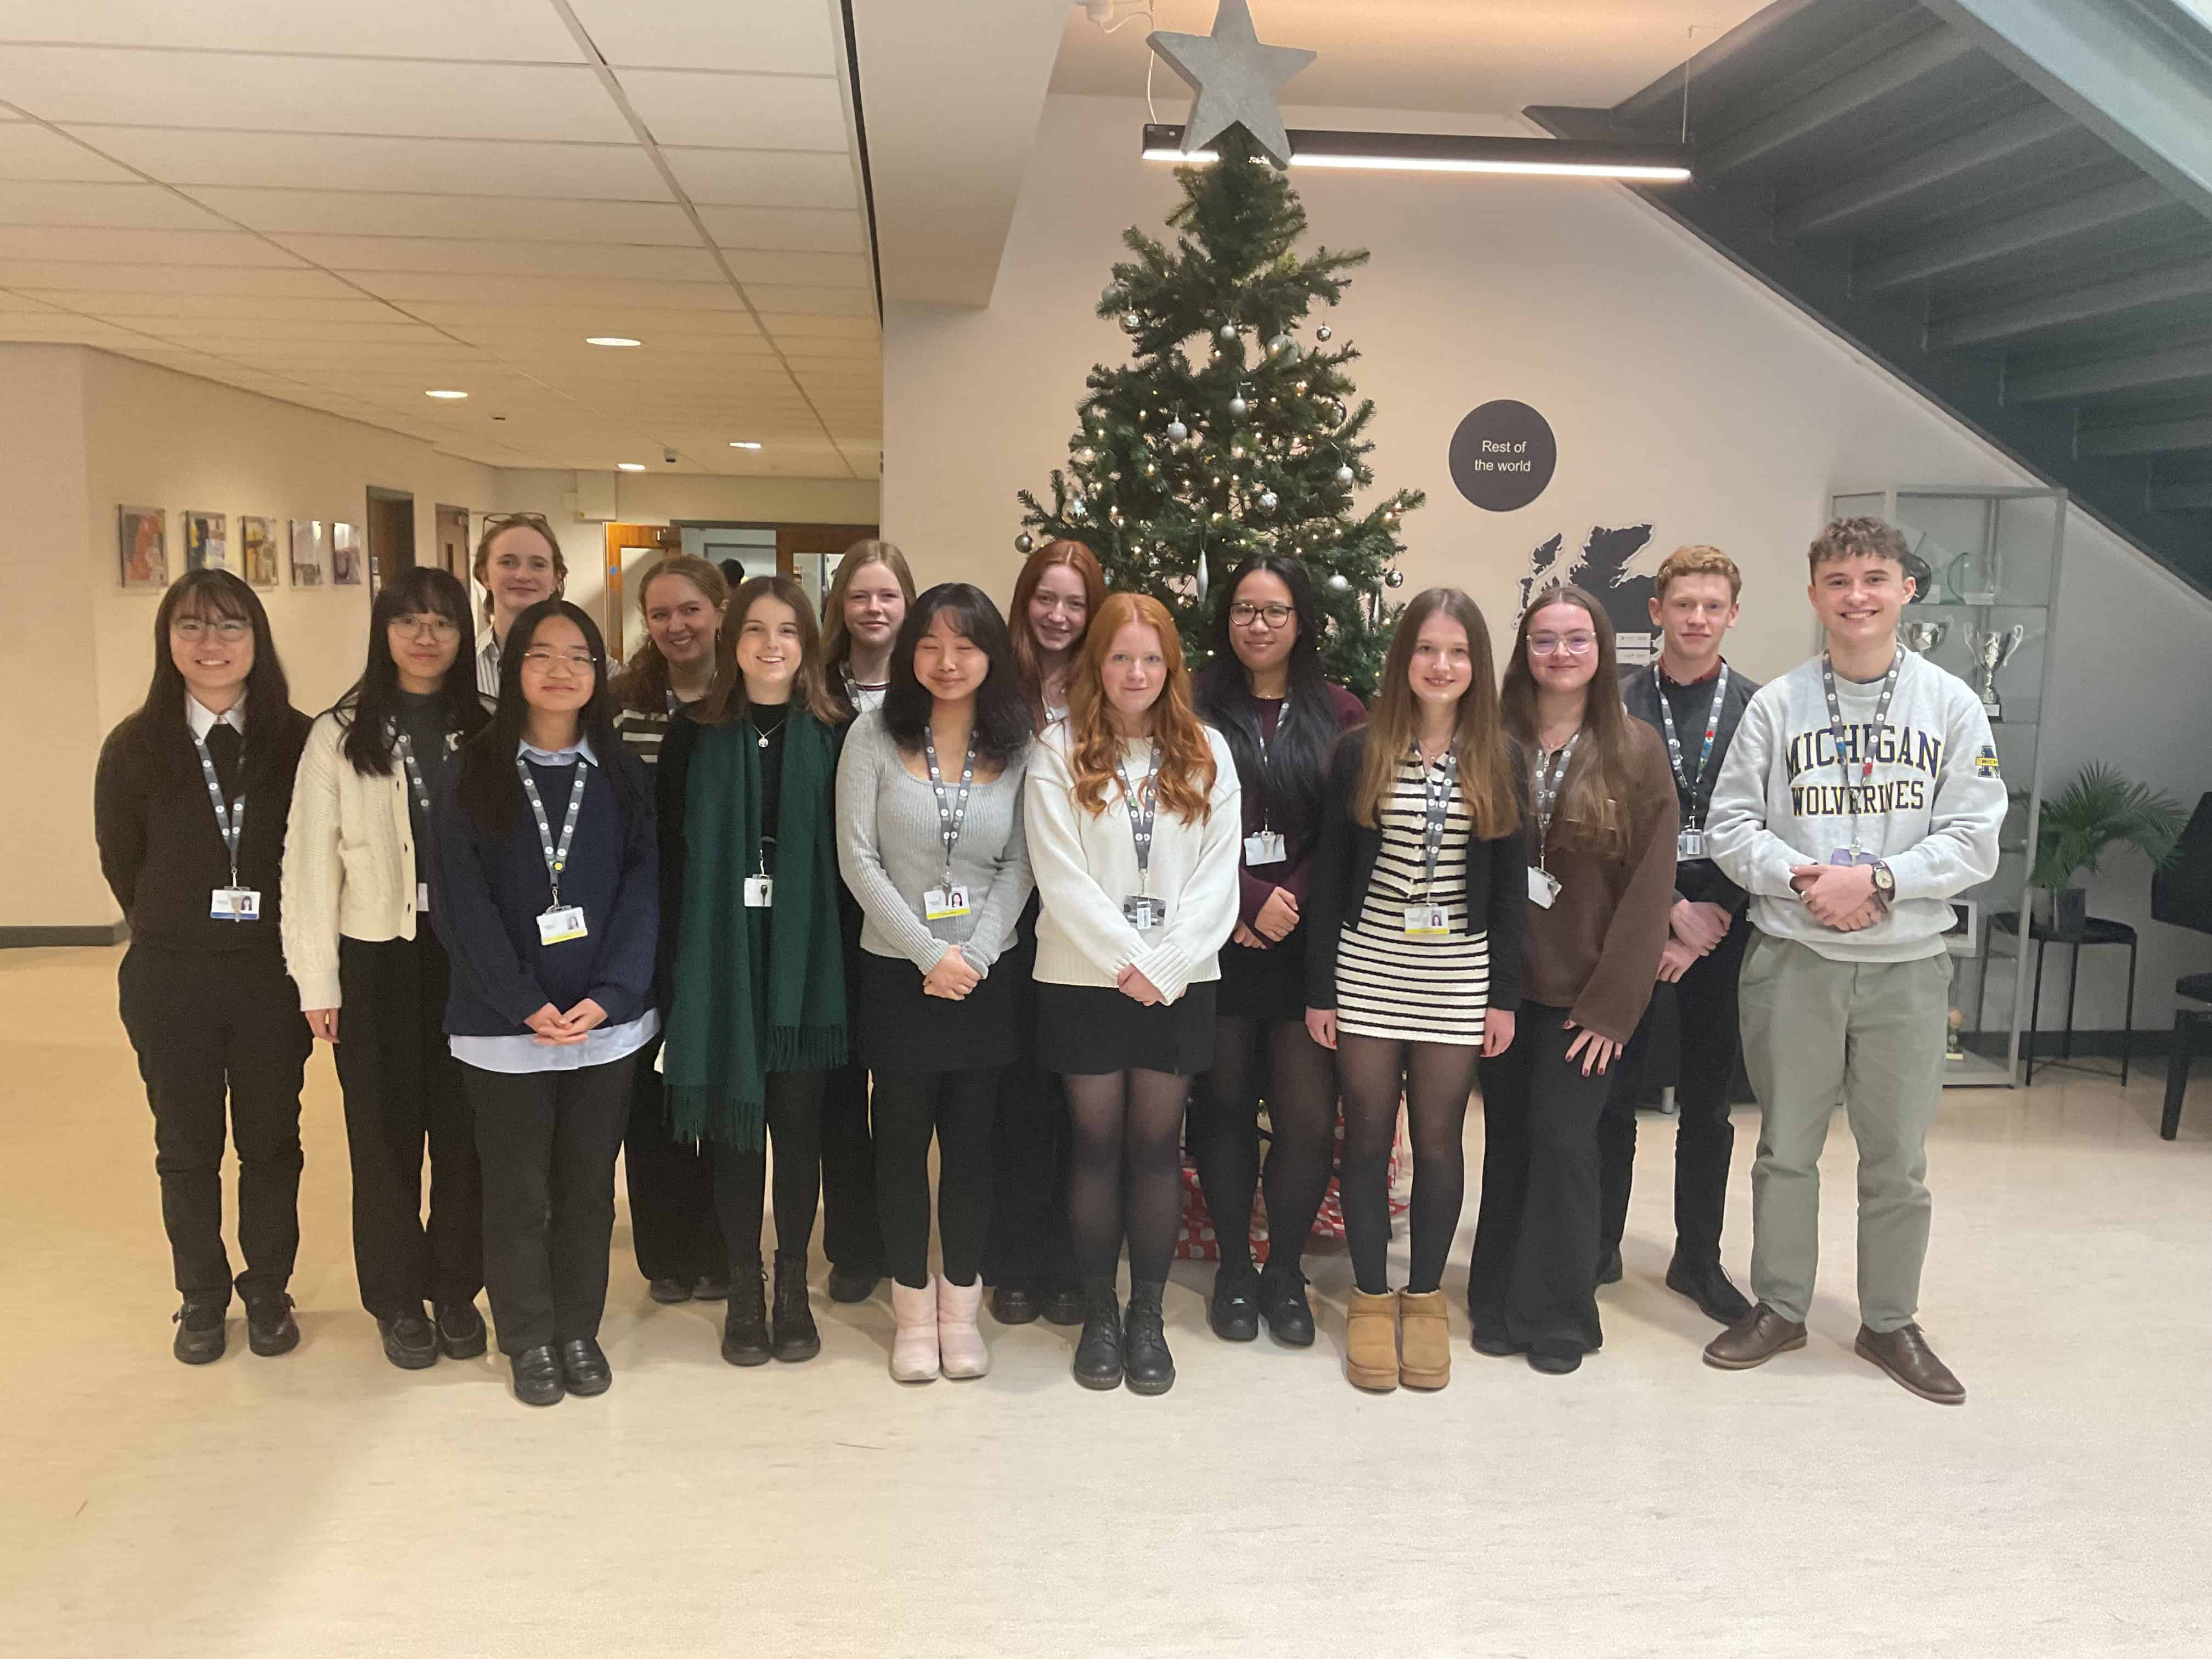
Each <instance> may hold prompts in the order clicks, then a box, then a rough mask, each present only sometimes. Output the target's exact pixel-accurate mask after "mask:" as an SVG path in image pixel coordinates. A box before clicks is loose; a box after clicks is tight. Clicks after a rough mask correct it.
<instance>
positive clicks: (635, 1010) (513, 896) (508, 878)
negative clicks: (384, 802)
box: [430, 748, 660, 1036]
mask: <svg viewBox="0 0 2212 1659" xmlns="http://www.w3.org/2000/svg"><path fill="white" fill-rule="evenodd" d="M599 760H600V765H601V767H604V768H606V769H612V768H615V767H620V768H622V769H623V770H624V772H626V773H627V774H628V775H629V780H630V782H631V783H632V785H633V786H634V787H635V799H636V801H637V802H638V805H636V806H635V807H634V808H633V809H632V814H631V817H630V819H629V823H624V822H623V807H622V803H621V802H620V800H618V799H617V797H616V793H615V785H614V781H613V779H612V778H611V776H610V775H606V774H605V773H603V772H602V771H601V769H600V768H597V767H592V766H588V765H586V764H584V763H581V762H578V763H575V764H574V765H568V766H540V765H538V763H536V762H534V761H533V762H532V763H531V766H530V775H531V776H532V778H533V779H534V780H536V781H537V784H538V794H539V795H540V796H542V797H543V798H544V802H545V816H546V817H547V818H548V819H549V820H550V823H551V825H552V829H553V834H554V836H555V837H556V840H557V839H558V837H559V836H560V833H561V822H562V818H563V817H566V816H567V814H568V791H569V788H570V787H571V781H572V780H573V779H574V778H575V777H577V776H578V775H585V776H586V783H585V786H584V806H583V810H582V811H581V812H580V813H579V814H578V815H577V818H576V838H575V841H574V843H573V844H572V845H571V846H570V848H569V850H568V869H567V872H565V873H564V874H563V875H562V879H561V902H562V904H564V905H570V904H573V905H576V906H578V907H580V908H581V909H582V910H583V912H584V923H585V927H586V929H587V930H588V931H587V932H586V935H585V937H584V938H582V939H568V940H565V941H563V942H562V943H561V944H559V945H541V944H540V943H539V942H538V917H539V915H542V914H544V910H545V908H546V907H547V906H549V905H550V904H551V903H552V902H553V889H552V884H551V883H550V881H549V880H548V879H547V878H546V874H545V854H544V848H542V847H541V846H540V845H539V843H538V820H537V819H536V817H534V816H532V813H531V811H530V810H529V808H528V807H527V806H524V807H522V808H521V809H520V811H517V812H516V814H515V823H514V827H513V829H512V830H510V831H509V832H508V833H507V836H505V837H504V838H494V837H490V836H486V835H485V834H484V832H483V829H480V828H479V827H478V826H477V822H476V820H475V819H474V818H472V817H470V816H469V815H468V813H467V812H465V811H463V810H462V808H461V805H460V803H459V800H458V799H456V796H455V793H454V791H455V788H456V786H457V784H458V781H459V776H460V771H461V769H460V768H459V766H457V765H456V766H448V767H447V768H446V769H445V775H444V776H443V777H441V779H440V780H439V786H438V793H437V796H436V799H435V802H434V803H433V821H434V822H435V825H436V833H435V836H433V837H432V839H433V842H434V843H435V848H436V859H435V863H434V864H433V866H432V872H431V874H432V891H431V899H430V914H431V915H435V917H437V918H438V937H439V939H440V940H441V942H442V943H443V944H444V945H445V947H446V949H447V952H448V953H449V954H450V955H451V957H453V990H452V993H451V994H450V995H449V996H448V997H447V1000H446V1030H447V1034H448V1035H449V1036H522V1035H527V1033H528V1031H529V1029H530V1028H529V1027H528V1025H527V1024H525V1022H526V1020H528V1018H530V1016H531V1015H532V1014H534V1013H536V1012H538V1010H539V1009H540V1008H543V1007H544V1006H545V1005H546V1004H548V1003H549V1002H550V1003H551V1004H552V1005H553V1006H554V1007H555V1008H556V1009H558V1010H560V1011H561V1012H564V1013H565V1012H568V1010H569V1009H571V1008H573V1007H574V1006H576V1005H577V1004H578V1003H579V1002H581V1001H582V1000H584V999H585V998H586V997H589V998H591V999H592V1000H593V1001H594V1002H597V1003H598V1004H599V1006H601V1007H602V1008H604V1009H605V1010H606V1011H607V1018H606V1024H609V1025H622V1024H627V1023H628V1022H629V1021H631V1020H634V1019H635V1018H638V1017H639V1016H640V1015H641V1014H642V1013H644V1012H646V1010H647V1009H648V1008H650V1007H652V1006H653V947H654V943H655V939H656V935H657V933H658V931H659V904H660V894H659V848H658V844H657V842H656V841H655V833H656V832H655V829H654V825H653V785H652V781H651V775H650V774H648V773H647V771H646V769H645V768H644V767H643V766H642V765H641V763H639V762H638V760H637V758H636V757H635V756H633V755H630V754H629V753H627V752H626V751H624V750H622V749H620V748H617V749H616V750H615V751H614V752H613V753H612V754H610V755H602V756H600V757H599Z"/></svg>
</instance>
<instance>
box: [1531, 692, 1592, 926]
mask: <svg viewBox="0 0 2212 1659" xmlns="http://www.w3.org/2000/svg"><path fill="white" fill-rule="evenodd" d="M1582 736H1583V734H1582V733H1581V732H1576V733H1575V734H1574V736H1572V737H1571V738H1568V739H1567V740H1566V742H1565V744H1562V745H1560V747H1559V750H1558V751H1557V754H1556V755H1555V756H1554V757H1542V756H1539V757H1537V761H1536V789H1535V795H1536V861H1535V863H1534V864H1532V865H1530V866H1528V902H1529V903H1531V904H1533V905H1534V906H1535V907H1536V908H1538V909H1539V910H1548V909H1550V908H1552V906H1553V904H1554V903H1556V902H1558V900H1559V878H1558V877H1557V876H1555V875H1553V873H1552V872H1551V870H1550V869H1549V868H1548V867H1547V860H1548V859H1549V856H1550V842H1551V839H1552V809H1553V807H1554V806H1555V805H1558V804H1559V789H1560V787H1561V786H1562V785H1564V784H1565V782H1566V781H1567V769H1568V768H1569V767H1571V766H1572V765H1573V764H1574V763H1575V745H1576V744H1578V743H1580V742H1581V741H1582ZM1554 760H1555V761H1556V765H1554V764H1553V761H1554Z"/></svg>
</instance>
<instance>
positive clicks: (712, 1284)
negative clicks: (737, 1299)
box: [691, 1272, 730, 1302]
mask: <svg viewBox="0 0 2212 1659" xmlns="http://www.w3.org/2000/svg"><path fill="white" fill-rule="evenodd" d="M691 1298H692V1300H693V1301H695V1302H727V1301H728V1300H729V1299H730V1275H729V1274H728V1273H726V1272H724V1273H701V1274H700V1275H699V1277H698V1279H697V1280H696V1282H695V1283H694V1284H693V1285H692V1286H691Z"/></svg>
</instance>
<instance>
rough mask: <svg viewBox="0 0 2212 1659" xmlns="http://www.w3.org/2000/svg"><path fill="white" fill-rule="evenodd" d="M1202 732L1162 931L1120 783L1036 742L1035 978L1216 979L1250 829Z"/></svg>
mask: <svg viewBox="0 0 2212 1659" xmlns="http://www.w3.org/2000/svg"><path fill="white" fill-rule="evenodd" d="M1067 741H1068V731H1067V724H1066V721H1064V720H1063V721H1059V722H1056V723H1055V724H1054V725H1053V726H1049V727H1048V728H1047V729H1046V732H1045V733H1044V735H1043V736H1042V737H1041V738H1038V739H1037V741H1036V747H1035V748H1034V749H1032V750H1030V771H1029V778H1028V781H1027V783H1026V786H1025V788H1026V793H1025V795H1024V800H1023V816H1024V818H1025V819H1026V821H1027V822H1026V824H1025V828H1026V829H1027V831H1028V836H1029V848H1030V866H1032V868H1033V869H1034V870H1035V872H1036V884H1037V891H1038V893H1039V894H1040V895H1041V896H1042V898H1043V901H1044V908H1043V914H1042V915H1041V916H1040V917H1039V918H1038V921H1037V954H1036V977H1037V980H1038V982H1039V983H1041V984H1046V985H1092V986H1105V987H1112V986H1113V984H1114V982H1115V975H1117V974H1118V973H1120V971H1121V969H1123V968H1126V967H1128V966H1130V965H1131V964H1134V965H1135V967H1136V969H1137V970H1138V971H1139V973H1141V974H1143V975H1144V976H1145V977H1146V979H1148V980H1150V981H1152V983H1153V984H1154V985H1155V986H1157V987H1158V989H1159V992H1160V994H1161V995H1162V996H1164V997H1165V998H1166V999H1167V1000H1169V1001H1170V1002H1174V1001H1176V1000H1180V999H1181V997H1182V994H1183V992H1184V991H1186V990H1187V989H1188V988H1189V987H1191V986H1192V985H1193V984H1195V983H1198V982H1200V981H1206V980H1212V979H1218V978H1220V977H1221V968H1220V959H1219V952H1220V950H1221V947H1222V946H1223V945H1225V944H1227V943H1228V940H1229V935H1230V933H1231V931H1232V930H1233V929H1234V928H1235V927H1236V926H1237V896H1238V895H1237V858H1238V854H1239V853H1240V851H1241V847H1242V841H1243V833H1244V827H1243V809H1242V806H1241V804H1240V801H1239V796H1238V787H1237V762H1236V759H1235V757H1232V756H1231V753H1230V752H1229V745H1228V744H1227V743H1225V741H1223V739H1222V736H1221V734H1220V733H1219V732H1216V731H1215V730H1214V729H1213V728H1212V726H1208V727H1206V741H1207V742H1208V743H1209V744H1212V748H1213V768H1214V774H1213V793H1212V795H1211V796H1210V797H1209V798H1208V801H1207V805H1208V806H1209V807H1210V808H1211V811H1209V812H1208V814H1207V816H1206V817H1204V818H1203V819H1201V820H1200V821H1199V822H1198V823H1184V822H1183V821H1182V819H1181V818H1179V817H1176V815H1175V814H1174V813H1172V812H1170V811H1165V810H1163V811H1161V812H1160V813H1159V815H1158V818H1157V819H1155V821H1154V823H1153V829H1152V869H1151V878H1150V880H1149V881H1148V883H1147V884H1146V890H1147V891H1148V892H1150V893H1151V894H1152V895H1153V896H1155V897H1158V898H1164V899H1165V900H1166V901H1167V907H1168V914H1167V921H1166V922H1165V923H1164V925H1163V926H1161V927H1157V928H1154V929H1152V930H1150V931H1148V932H1146V933H1139V932H1138V931H1137V930H1136V929H1135V928H1134V927H1131V926H1130V925H1129V924H1128V922H1127V921H1125V920H1124V919H1123V917H1122V915H1121V901H1122V900H1123V899H1125V898H1127V897H1128V896H1130V895H1131V894H1133V893H1134V892H1136V890H1137V848H1136V842H1135V840H1134V838H1133V836H1132V835H1131V834H1130V829H1129V813H1128V809H1127V807H1126V806H1125V805H1123V804H1122V801H1121V787H1120V786H1119V785H1118V784H1109V785H1108V786H1107V790H1106V810H1105V811H1103V812H1087V811H1084V809H1083V808H1082V807H1080V806H1079V805H1076V803H1075V796H1074V793H1073V791H1074V785H1073V780H1072V778H1071V776H1070V774H1069V772H1068V766H1067ZM1150 752H1151V751H1150V750H1149V749H1148V747H1147V746H1146V744H1141V743H1133V744H1129V745H1127V757H1128V760H1127V764H1128V768H1129V774H1130V776H1131V777H1132V778H1133V779H1134V780H1137V781H1139V782H1141V781H1142V780H1143V777H1144V773H1145V766H1146V760H1147V757H1148V756H1149V754H1150ZM286 902H288V903H289V902H290V900H289V896H288V897H287V900H286Z"/></svg>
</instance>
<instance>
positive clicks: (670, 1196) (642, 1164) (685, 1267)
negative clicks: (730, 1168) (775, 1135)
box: [623, 1037, 730, 1285]
mask: <svg viewBox="0 0 2212 1659" xmlns="http://www.w3.org/2000/svg"><path fill="white" fill-rule="evenodd" d="M659 1052H660V1039H659V1038H658V1037H655V1038H654V1039H653V1041H652V1042H650V1043H648V1044H647V1045H646V1047H644V1048H641V1049H640V1050H639V1051H638V1056H637V1069H636V1070H635V1072H633V1073H631V1075H630V1087H629V1128H628V1130H627V1131H625V1132H624V1133H623V1182H624V1183H625V1184H626V1185H627V1186H628V1188H629V1242H630V1248H631V1249H633V1250H634V1251H635V1252H636V1255H637V1270H638V1272H639V1273H642V1274H644V1275H645V1277H646V1278H647V1279H678V1280H681V1281H682V1282H683V1283H684V1284H685V1285H696V1283H698V1281H699V1280H701V1279H720V1278H721V1277H722V1275H723V1274H725V1273H727V1272H728V1271H729V1268H730V1252H729V1249H728V1247H727V1246H726V1245H725V1244H724V1243H722V1229H721V1225H720V1223H719V1222H717V1221H716V1220H715V1218H714V1166H713V1164H711V1163H709V1162H708V1156H707V1151H706V1148H704V1147H703V1146H700V1145H699V1144H698V1143H697V1142H696V1141H690V1140H678V1139H676V1136H675V1134H674V1133H673V1132H672V1130H671V1127H670V1126H669V1121H668V1091H667V1089H666V1087H665V1085H663V1084H662V1082H661V1080H660V1073H658V1072H656V1071H654V1070H653V1056H654V1055H655V1054H659Z"/></svg>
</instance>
